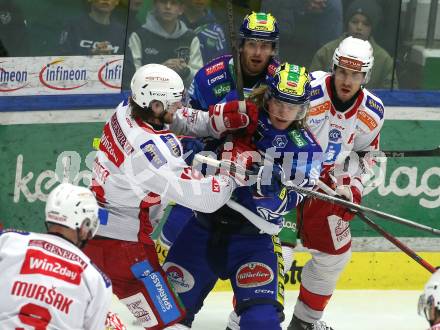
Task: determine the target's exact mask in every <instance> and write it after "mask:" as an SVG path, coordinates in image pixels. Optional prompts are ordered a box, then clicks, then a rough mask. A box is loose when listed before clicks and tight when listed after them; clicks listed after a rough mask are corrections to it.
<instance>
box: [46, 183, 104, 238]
mask: <svg viewBox="0 0 440 330" xmlns="http://www.w3.org/2000/svg"><path fill="white" fill-rule="evenodd" d="M98 212H99V206H98V203H97V202H96V199H95V196H94V195H93V193H92V192H91V191H90V190H89V189H87V188H84V187H79V186H74V185H73V184H70V183H61V184H60V185H59V186H58V187H56V188H55V189H54V190H52V191H51V192H50V194H49V197H48V198H47V202H46V222H47V223H55V224H58V225H62V226H65V227H68V228H71V229H80V228H81V227H86V228H87V229H89V231H90V233H91V234H92V237H93V236H95V234H96V232H97V231H98V226H99V218H98Z"/></svg>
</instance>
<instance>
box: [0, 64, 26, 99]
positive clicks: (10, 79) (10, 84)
mask: <svg viewBox="0 0 440 330" xmlns="http://www.w3.org/2000/svg"><path fill="white" fill-rule="evenodd" d="M28 84H29V72H28V71H27V70H26V69H18V70H17V69H14V68H8V67H7V62H6V61H3V62H0V92H13V91H17V90H19V89H22V88H24V87H26V86H27V85H28Z"/></svg>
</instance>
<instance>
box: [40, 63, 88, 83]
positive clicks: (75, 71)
mask: <svg viewBox="0 0 440 330" xmlns="http://www.w3.org/2000/svg"><path fill="white" fill-rule="evenodd" d="M38 78H39V79H40V82H41V83H42V84H43V85H44V86H46V87H47V88H50V89H55V90H60V91H67V90H72V89H77V88H80V87H82V86H84V85H85V84H87V69H85V68H81V67H79V68H75V67H71V66H70V65H68V64H66V63H65V60H64V59H62V58H60V59H56V60H54V61H52V62H50V63H48V64H46V65H44V66H43V67H42V68H41V70H40V73H39V75H38Z"/></svg>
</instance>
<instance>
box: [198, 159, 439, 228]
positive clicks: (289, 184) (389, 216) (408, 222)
mask: <svg viewBox="0 0 440 330" xmlns="http://www.w3.org/2000/svg"><path fill="white" fill-rule="evenodd" d="M196 157H197V159H198V161H199V162H201V163H206V164H208V165H210V166H214V167H217V168H221V167H224V168H225V169H227V170H228V171H229V172H231V173H233V172H234V168H232V166H231V164H230V162H228V163H223V162H222V161H219V160H217V159H213V158H209V157H206V156H203V155H201V154H197V155H196ZM246 174H247V175H255V173H252V172H250V171H247V172H246ZM284 185H285V186H286V187H288V188H289V189H292V190H293V191H295V192H297V193H300V194H303V195H306V196H310V197H314V198H318V199H321V200H323V201H326V202H329V203H334V204H338V205H342V206H345V207H346V208H348V209H349V210H352V211H355V212H363V213H371V214H374V215H376V216H378V217H380V218H382V219H385V220H389V221H392V222H396V223H399V224H402V225H405V226H408V227H411V228H414V229H418V230H422V231H426V232H428V233H430V234H433V235H438V236H440V230H439V229H435V228H432V227H429V226H426V225H422V224H420V223H417V222H414V221H411V220H408V219H404V218H401V217H398V216H396V215H392V214H389V213H385V212H382V211H378V210H375V209H372V208H369V207H366V206H363V205H358V204H355V203H352V202H349V201H347V200H345V199H342V198H337V197H334V196H329V195H327V194H323V193H320V192H317V191H313V190H308V189H305V188H302V187H299V186H297V185H295V184H294V183H293V182H291V181H287V182H284Z"/></svg>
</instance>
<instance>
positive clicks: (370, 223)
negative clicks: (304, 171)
mask: <svg viewBox="0 0 440 330" xmlns="http://www.w3.org/2000/svg"><path fill="white" fill-rule="evenodd" d="M318 187H319V188H321V189H322V190H324V191H325V193H327V194H329V195H330V196H337V194H336V192H335V191H334V190H333V189H331V188H330V187H329V186H327V185H326V184H325V183H323V182H322V181H318ZM356 215H357V216H358V217H359V218H360V219H361V220H362V221H363V222H365V223H366V224H367V225H368V226H370V227H371V228H372V229H373V230H375V231H377V232H378V233H379V234H381V235H382V236H383V237H385V238H386V239H387V240H388V241H390V242H391V243H392V244H394V246H396V247H397V248H399V249H400V250H401V251H403V252H404V253H405V254H406V255H407V256H409V257H410V258H412V259H413V260H414V261H416V262H417V263H418V264H420V265H421V266H422V267H424V268H425V269H427V270H428V271H430V272H431V273H434V272H435V271H436V268H435V267H434V266H432V265H431V264H430V263H429V262H427V261H426V260H425V259H423V258H422V257H421V256H419V255H418V254H417V253H415V252H414V251H413V250H412V249H410V248H409V247H408V246H406V245H405V244H404V243H403V242H401V241H400V240H399V239H397V238H396V237H394V236H393V235H391V234H390V233H389V232H387V231H386V230H385V229H383V228H382V227H381V226H379V225H378V224H376V223H375V222H374V221H373V220H371V219H370V218H369V217H367V216H366V215H365V214H364V213H363V212H356Z"/></svg>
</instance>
